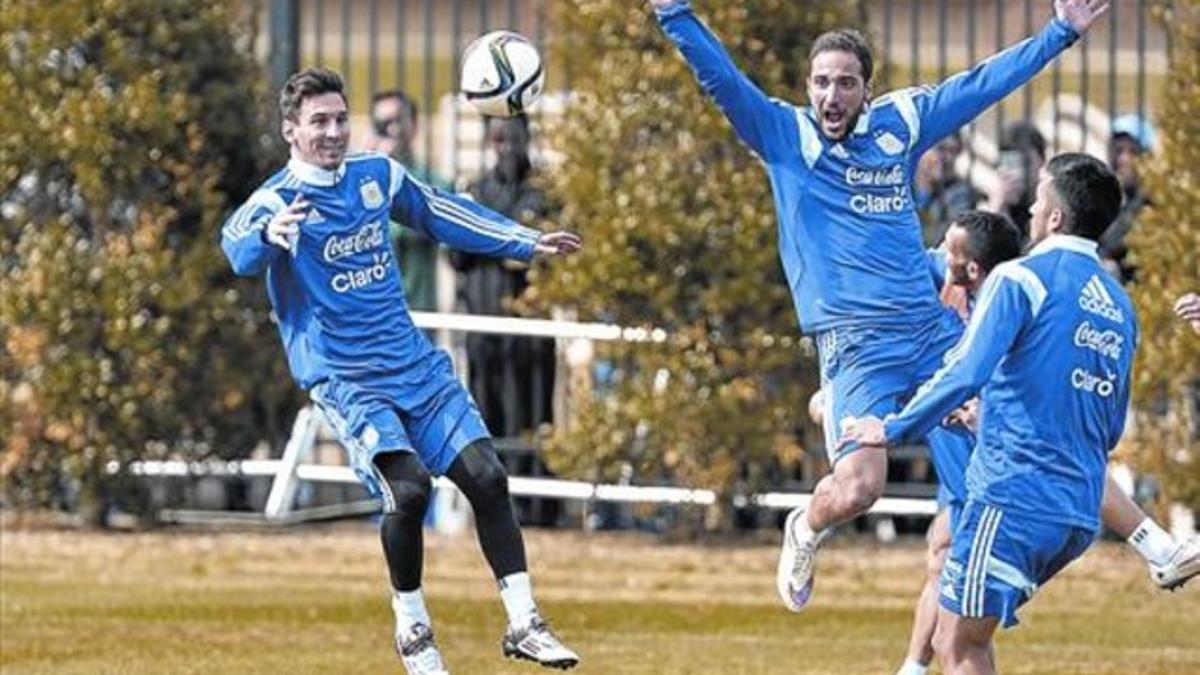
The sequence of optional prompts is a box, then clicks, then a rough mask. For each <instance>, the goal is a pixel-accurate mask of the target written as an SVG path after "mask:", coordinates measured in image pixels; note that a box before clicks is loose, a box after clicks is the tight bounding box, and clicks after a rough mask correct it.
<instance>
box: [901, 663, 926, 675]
mask: <svg viewBox="0 0 1200 675" xmlns="http://www.w3.org/2000/svg"><path fill="white" fill-rule="evenodd" d="M928 670H929V666H923V665H921V664H920V663H917V662H916V661H913V660H911V659H910V660H908V661H905V662H904V665H902V666H900V670H897V671H896V675H925V672H926V671H928Z"/></svg>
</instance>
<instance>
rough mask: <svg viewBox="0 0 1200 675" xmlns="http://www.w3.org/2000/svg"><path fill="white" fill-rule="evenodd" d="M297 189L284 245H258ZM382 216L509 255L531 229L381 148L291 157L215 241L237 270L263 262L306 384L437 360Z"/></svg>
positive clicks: (245, 271)
mask: <svg viewBox="0 0 1200 675" xmlns="http://www.w3.org/2000/svg"><path fill="white" fill-rule="evenodd" d="M298 194H302V195H303V196H304V198H305V200H306V201H308V202H309V204H310V205H311V206H310V209H309V211H308V215H307V218H306V220H304V222H303V223H301V225H300V235H299V237H298V239H297V241H296V242H295V244H296V245H295V249H294V251H291V252H289V251H287V250H284V249H283V248H281V247H279V246H276V245H274V244H270V243H267V242H266V241H265V239H264V234H263V232H264V228H265V226H266V224H267V223H268V222H269V221H270V220H271V218H272V217H273V216H274V215H275V214H276V213H278V212H279V211H281V210H283V209H284V208H285V207H286V205H287V204H290V203H292V201H293V200H295V198H296V195H298ZM390 220H396V221H399V222H403V223H406V224H410V226H412V227H414V228H417V229H420V230H421V231H422V232H424V233H425V234H427V235H429V236H430V237H432V238H433V239H435V240H437V241H440V242H442V243H444V244H446V245H448V246H450V247H452V248H456V249H459V250H463V251H469V252H472V253H479V254H484V255H490V256H495V257H505V258H515V259H518V260H529V259H530V258H532V257H533V253H534V249H535V247H536V244H537V241H538V237H539V233H538V232H537V231H536V230H532V229H529V228H525V227H521V226H520V225H517V224H516V223H514V222H513V221H511V220H509V219H508V218H505V217H504V216H501V215H499V214H497V213H494V212H493V211H490V210H488V209H485V208H483V207H481V206H479V205H477V204H475V203H474V202H471V201H469V200H466V199H462V198H459V197H456V196H453V195H449V194H446V193H443V192H441V191H439V190H436V189H433V188H430V187H428V186H427V185H425V184H423V183H421V182H420V181H418V180H416V179H415V178H413V177H412V176H411V175H409V174H408V173H407V172H406V171H405V169H404V167H403V166H401V165H400V164H398V163H396V162H395V161H393V160H391V159H389V158H387V157H386V156H384V155H380V154H376V153H361V154H352V155H349V156H347V157H346V161H345V163H344V164H343V165H342V166H341V167H340V168H339V169H338V170H336V171H325V170H322V169H320V168H317V167H314V166H312V165H309V164H305V163H303V162H300V161H298V160H296V159H293V160H291V161H290V162H289V163H288V165H287V167H286V168H284V169H282V170H280V171H279V172H278V173H276V174H275V175H274V176H272V177H271V178H269V179H267V181H266V182H264V183H263V185H262V186H261V187H260V188H259V189H258V190H257V191H256V192H255V193H254V194H253V195H251V197H250V198H249V199H248V200H247V201H246V203H245V204H243V205H242V206H241V207H240V208H238V209H237V210H236V211H234V213H233V215H231V216H230V217H229V220H228V221H226V223H225V225H224V227H223V228H222V240H221V246H222V248H223V249H224V251H225V254H226V256H228V258H229V262H230V263H231V264H232V265H233V269H234V271H235V272H236V273H238V274H240V275H255V274H259V273H261V272H263V271H264V270H265V271H266V274H267V293H268V295H269V296H270V299H271V305H272V307H273V308H274V310H275V311H274V314H275V318H276V321H277V322H278V324H279V334H280V337H281V338H282V339H283V346H284V349H285V350H286V352H287V357H288V365H289V367H290V368H291V371H292V376H293V377H294V378H295V379H296V382H297V383H298V384H299V385H300V386H301V387H303V388H304V389H310V388H311V387H312V386H313V385H314V384H317V383H318V382H321V381H322V380H325V379H327V378H329V377H332V376H336V377H338V378H341V379H345V380H351V381H354V380H358V381H362V380H369V379H371V378H373V377H385V376H386V377H389V378H392V379H394V380H397V379H398V381H401V382H405V383H408V384H410V385H411V386H412V387H414V388H415V389H416V390H419V389H420V386H419V385H420V383H421V382H423V381H425V380H426V377H425V376H426V374H427V372H426V371H427V370H428V369H429V368H433V367H435V366H436V365H437V360H436V359H430V358H427V357H428V356H429V355H430V354H431V353H433V351H434V347H433V346H432V345H431V344H430V342H429V340H428V339H427V338H426V337H425V334H424V333H423V332H422V331H420V330H419V329H417V328H416V327H415V326H414V325H413V323H412V319H411V317H410V316H409V313H408V305H407V302H406V301H405V298H404V288H403V285H402V283H401V278H400V269H399V267H398V266H397V264H396V261H395V258H394V256H393V253H392V245H391V241H390V239H389V237H388V223H389V221H390Z"/></svg>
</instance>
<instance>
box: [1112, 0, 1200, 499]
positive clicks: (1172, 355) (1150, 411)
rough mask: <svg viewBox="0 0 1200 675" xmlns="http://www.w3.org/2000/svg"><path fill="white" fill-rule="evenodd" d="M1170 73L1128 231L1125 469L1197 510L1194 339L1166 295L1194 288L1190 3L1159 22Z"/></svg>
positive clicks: (1195, 51) (1195, 8) (1198, 92)
mask: <svg viewBox="0 0 1200 675" xmlns="http://www.w3.org/2000/svg"><path fill="white" fill-rule="evenodd" d="M1164 20H1165V21H1166V25H1167V27H1168V30H1169V32H1170V37H1171V45H1172V49H1171V68H1170V71H1169V74H1168V77H1167V81H1166V83H1165V86H1166V87H1167V89H1166V90H1167V91H1168V92H1170V95H1167V96H1163V97H1162V109H1161V110H1160V112H1159V115H1158V118H1159V125H1160V128H1161V130H1162V134H1161V137H1162V139H1163V140H1162V146H1161V148H1160V149H1158V150H1157V151H1156V154H1155V156H1154V157H1153V159H1152V160H1151V161H1150V162H1149V164H1148V165H1147V166H1145V167H1143V168H1144V171H1145V173H1146V177H1145V184H1146V190H1147V193H1148V194H1149V195H1150V205H1149V207H1148V208H1146V210H1144V211H1143V212H1142V214H1141V215H1140V217H1139V222H1138V227H1137V228H1135V229H1134V230H1133V232H1132V233H1131V235H1130V249H1131V252H1132V255H1133V256H1134V260H1135V263H1136V264H1137V267H1138V278H1137V281H1136V283H1135V284H1134V286H1133V288H1132V295H1133V300H1134V303H1135V305H1136V306H1137V311H1138V318H1139V321H1140V325H1141V345H1140V348H1139V350H1138V358H1137V363H1136V368H1135V378H1136V382H1135V385H1136V386H1135V397H1136V400H1135V409H1134V419H1135V425H1134V429H1135V433H1134V434H1133V435H1132V441H1133V442H1132V443H1130V444H1129V445H1130V450H1131V451H1132V455H1133V458H1134V460H1135V463H1136V464H1138V465H1139V466H1140V467H1141V468H1143V469H1144V470H1146V471H1149V472H1151V473H1153V474H1155V475H1157V476H1159V477H1160V479H1161V481H1162V485H1163V497H1164V498H1165V499H1166V500H1167V501H1171V502H1179V503H1183V504H1186V505H1187V506H1189V507H1190V508H1192V509H1200V440H1198V438H1197V434H1198V430H1200V420H1198V419H1197V409H1196V405H1197V400H1200V336H1197V335H1196V334H1195V333H1193V332H1192V331H1191V330H1190V329H1189V328H1188V327H1187V325H1186V324H1184V323H1183V322H1181V321H1179V320H1177V319H1176V318H1175V317H1174V315H1173V314H1172V311H1171V308H1172V305H1173V304H1174V302H1175V299H1176V298H1178V297H1179V296H1181V295H1183V294H1184V293H1186V292H1189V291H1196V290H1200V257H1197V255H1196V252H1197V251H1200V227H1198V226H1197V214H1200V165H1198V164H1197V163H1196V159H1195V154H1194V153H1195V151H1196V147H1197V146H1198V145H1200V1H1197V0H1175V2H1174V3H1173V7H1168V8H1167V9H1166V14H1165V16H1164Z"/></svg>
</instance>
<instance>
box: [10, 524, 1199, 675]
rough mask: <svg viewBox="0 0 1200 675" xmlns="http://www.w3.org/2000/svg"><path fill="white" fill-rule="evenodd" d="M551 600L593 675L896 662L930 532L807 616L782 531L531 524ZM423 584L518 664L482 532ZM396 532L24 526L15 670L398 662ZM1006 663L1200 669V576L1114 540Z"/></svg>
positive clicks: (442, 616)
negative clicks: (778, 543)
mask: <svg viewBox="0 0 1200 675" xmlns="http://www.w3.org/2000/svg"><path fill="white" fill-rule="evenodd" d="M528 544H529V549H530V557H531V564H532V566H533V571H534V575H535V576H534V583H535V591H536V592H537V593H538V595H539V596H540V598H541V605H542V607H543V609H544V610H545V613H546V614H547V615H548V616H549V617H550V618H551V620H552V622H553V624H554V626H555V627H556V629H557V630H558V632H559V633H560V634H561V635H562V636H563V637H564V638H565V639H566V640H568V641H569V643H570V644H571V645H572V646H573V647H575V648H576V649H577V650H578V651H579V652H580V653H581V655H582V656H583V665H582V666H581V668H580V671H579V672H584V673H622V674H624V673H839V674H842V675H846V674H849V673H887V672H891V671H892V670H893V669H894V668H895V667H896V665H897V664H898V663H899V660H900V659H901V657H902V656H903V651H904V645H905V644H906V640H907V631H908V624H909V615H910V605H911V603H912V601H913V598H914V597H915V595H916V593H917V591H918V587H919V585H920V574H921V565H922V550H921V548H920V546H919V542H916V541H913V542H912V543H911V544H902V545H893V546H889V547H886V548H880V547H876V546H874V545H873V544H869V543H865V542H852V541H847V540H834V542H832V544H831V545H830V546H829V548H827V549H826V551H825V552H824V553H823V557H822V559H821V562H820V568H819V576H818V584H817V593H816V597H815V600H814V604H813V605H812V607H811V608H810V609H808V610H806V612H805V613H804V614H803V615H798V616H797V615H792V614H789V613H788V612H786V611H784V610H783V609H781V608H780V607H778V606H777V605H776V603H775V599H774V590H773V574H774V567H775V554H776V549H775V547H774V546H773V545H769V544H767V543H765V542H764V543H737V544H721V545H710V546H680V545H666V544H660V543H657V542H656V541H655V540H652V539H648V538H644V537H642V536H639V535H607V534H606V535H583V534H579V533H564V532H542V531H535V532H530V533H528ZM426 547H427V555H426V584H425V588H426V594H427V597H428V598H429V599H430V609H431V611H432V613H433V616H434V619H435V624H436V626H435V627H436V630H437V632H438V637H439V642H440V643H441V645H442V648H443V652H444V654H445V655H446V658H447V660H448V662H449V666H450V667H451V668H452V669H453V670H454V672H457V673H533V672H537V671H538V669H537V668H536V667H534V666H532V665H527V664H517V663H512V662H506V661H505V660H504V659H503V658H502V657H501V655H500V650H499V638H500V635H501V632H502V631H503V627H504V620H503V610H502V608H501V606H500V603H499V599H498V597H497V595H496V593H495V591H494V586H493V585H492V583H491V582H490V581H489V580H488V575H487V571H486V568H485V566H484V564H483V563H482V560H481V558H480V556H479V554H478V551H477V547H476V544H475V541H474V539H473V537H458V538H446V537H439V536H430V537H428V539H427V543H426ZM384 580H385V576H384V568H383V563H382V558H381V556H380V554H379V548H378V541H377V533H376V531H375V529H374V527H373V526H371V525H368V524H365V523H350V524H341V525H336V526H321V527H308V528H302V529H288V530H281V531H269V532H262V531H237V532H230V531H222V532H205V531H200V532H198V531H194V530H192V531H179V530H175V531H163V532H153V533H137V534H97V533H90V532H80V531H68V530H44V529H43V530H14V529H12V528H8V529H5V530H4V531H3V532H2V538H0V588H2V599H0V615H2V616H0V672H2V673H4V674H5V675H27V674H33V673H60V674H81V675H82V674H87V675H97V674H102V673H112V674H118V673H119V674H121V675H142V674H148V673H156V674H157V673H218V674H221V675H235V674H239V675H240V674H242V673H267V672H275V673H289V674H301V673H323V674H328V673H382V672H400V666H399V663H398V662H397V661H396V659H395V657H394V656H393V655H392V652H391V647H390V631H391V621H392V619H391V610H390V608H389V606H388V604H387V601H386V593H385V590H384V588H385V581H384ZM998 650H999V664H1000V667H1001V670H1002V671H1003V672H1009V673H1179V674H1181V675H1182V674H1184V673H1200V585H1197V586H1196V587H1188V588H1186V589H1184V590H1183V591H1180V592H1178V593H1175V594H1164V593H1160V592H1157V591H1155V590H1154V589H1153V587H1152V586H1151V584H1150V582H1149V580H1148V579H1147V578H1146V576H1145V574H1144V570H1143V568H1142V567H1141V565H1140V563H1139V562H1138V561H1137V560H1136V559H1135V557H1134V555H1133V553H1132V552H1131V551H1128V550H1125V549H1124V548H1122V547H1121V546H1119V545H1115V544H1105V545H1101V546H1099V547H1097V548H1094V549H1093V550H1092V551H1090V552H1089V553H1088V554H1087V556H1086V557H1085V558H1084V559H1083V560H1082V561H1080V562H1078V563H1076V564H1075V565H1073V566H1072V567H1070V568H1069V569H1068V570H1067V571H1066V572H1065V573H1064V575H1063V576H1062V577H1060V578H1059V579H1056V580H1055V582H1054V583H1052V584H1051V585H1050V586H1049V587H1048V588H1047V589H1045V590H1044V591H1043V592H1042V593H1040V594H1039V595H1038V597H1037V598H1036V599H1035V600H1034V601H1033V602H1032V604H1031V605H1030V606H1028V607H1027V608H1026V609H1025V611H1024V613H1023V623H1022V625H1021V626H1020V627H1018V628H1017V629H1016V630H1014V631H1010V632H1007V633H1004V634H1003V635H1001V637H1000V639H999V643H998Z"/></svg>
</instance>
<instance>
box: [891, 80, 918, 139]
mask: <svg viewBox="0 0 1200 675" xmlns="http://www.w3.org/2000/svg"><path fill="white" fill-rule="evenodd" d="M888 98H889V99H890V100H891V102H892V105H894V106H896V112H898V113H900V118H901V119H903V120H904V125H905V126H907V127H908V149H909V151H911V150H912V149H913V147H914V146H916V144H917V139H919V138H920V137H921V116H920V114H918V113H917V104H915V103H913V100H912V90H911V89H901V90H899V91H894V92H892V93H891V94H888Z"/></svg>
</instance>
